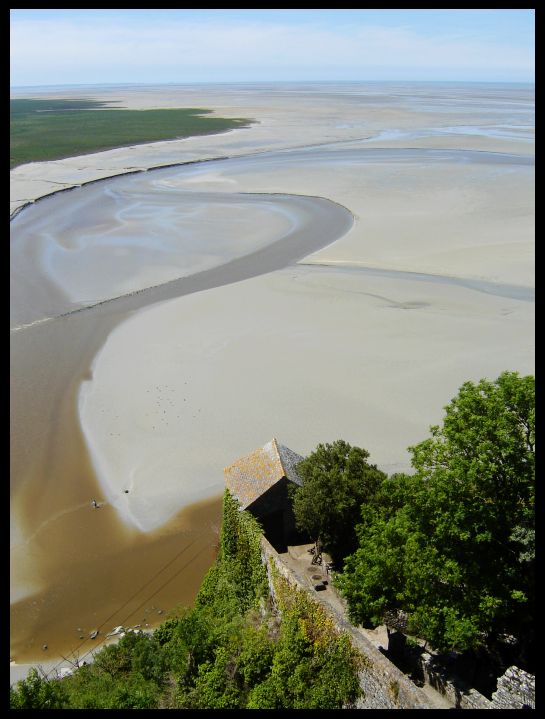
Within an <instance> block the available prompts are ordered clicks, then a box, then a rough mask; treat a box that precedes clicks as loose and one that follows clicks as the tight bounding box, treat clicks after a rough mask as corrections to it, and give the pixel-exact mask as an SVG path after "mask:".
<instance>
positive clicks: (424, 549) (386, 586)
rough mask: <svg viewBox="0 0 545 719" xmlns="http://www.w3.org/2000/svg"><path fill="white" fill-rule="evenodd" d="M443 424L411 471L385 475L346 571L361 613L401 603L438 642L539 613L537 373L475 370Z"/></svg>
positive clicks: (357, 615) (478, 641) (366, 618)
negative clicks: (491, 375)
mask: <svg viewBox="0 0 545 719" xmlns="http://www.w3.org/2000/svg"><path fill="white" fill-rule="evenodd" d="M445 410H446V414H445V417H444V420H443V425H442V426H441V427H439V426H434V427H431V437H430V438H429V439H426V440H425V441H423V442H421V443H420V444H418V445H416V446H414V447H410V448H409V451H410V452H411V454H412V465H413V467H414V469H415V471H416V473H415V475H414V476H413V477H406V476H403V475H398V476H396V477H392V478H390V479H389V480H386V481H385V482H383V484H382V487H381V490H380V491H379V492H378V493H377V495H376V498H375V503H374V504H372V505H370V506H369V507H367V508H365V509H364V511H363V513H362V523H361V524H360V525H359V527H358V535H359V549H358V550H357V551H356V552H355V553H354V554H353V555H352V556H351V557H349V558H347V560H346V563H345V570H344V572H343V576H342V577H341V578H340V579H339V581H338V583H339V585H340V587H341V590H342V591H343V593H344V594H345V596H346V598H347V600H348V603H349V611H350V614H351V616H352V618H353V619H354V620H355V621H360V622H362V623H370V624H374V625H376V624H378V623H380V620H381V616H382V615H383V614H384V611H386V610H389V609H394V610H395V609H403V610H404V611H405V612H407V614H408V616H409V624H410V626H411V627H412V629H413V631H415V632H417V633H419V634H420V636H422V637H425V638H426V639H429V640H430V641H431V642H432V644H433V645H434V646H435V647H436V648H438V649H457V650H463V649H466V648H470V647H477V646H479V645H482V644H485V643H487V642H488V643H490V642H493V641H494V638H495V637H496V636H498V635H499V634H501V633H509V634H514V635H515V636H519V637H522V636H524V635H526V634H527V633H528V632H529V631H530V627H531V625H532V619H533V597H534V575H533V561H534V554H533V532H534V528H533V510H534V491H535V489H534V486H535V470H534V444H535V434H534V432H535V430H534V379H533V377H530V376H528V377H520V376H519V375H518V374H517V373H515V372H504V373H503V374H501V375H500V377H498V379H497V380H496V381H494V382H491V381H489V380H485V379H483V380H481V381H480V382H478V383H476V384H474V383H472V382H466V383H465V384H464V385H462V387H461V388H460V391H459V393H458V395H457V397H455V398H454V399H453V400H452V402H451V403H450V404H449V405H448V406H447V407H445Z"/></svg>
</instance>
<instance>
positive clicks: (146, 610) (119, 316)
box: [10, 173, 353, 663]
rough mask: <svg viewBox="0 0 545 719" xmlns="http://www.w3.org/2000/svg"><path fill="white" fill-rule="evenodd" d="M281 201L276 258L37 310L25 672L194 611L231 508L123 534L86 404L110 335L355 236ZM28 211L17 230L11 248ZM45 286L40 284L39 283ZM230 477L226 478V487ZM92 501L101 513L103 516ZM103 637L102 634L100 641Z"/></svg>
mask: <svg viewBox="0 0 545 719" xmlns="http://www.w3.org/2000/svg"><path fill="white" fill-rule="evenodd" d="M150 174H151V173H150ZM117 183H119V180H117ZM81 189H82V190H84V189H85V188H81ZM75 192H79V190H78V191H75ZM245 199H246V200H247V199H248V198H247V196H246V198H245ZM62 200H63V202H62V203H60V204H62V205H63V207H64V205H65V204H66V202H65V200H66V197H63V198H62ZM258 201H259V202H260V203H263V202H264V197H263V196H260V197H259V198H258ZM270 202H271V203H278V204H283V205H284V206H286V205H289V207H290V212H292V213H295V215H294V217H295V219H294V221H293V223H292V225H291V230H290V231H288V232H287V233H284V234H283V236H282V237H280V238H279V239H278V240H277V241H275V242H272V243H269V244H268V245H267V246H265V247H263V246H261V247H260V248H259V249H257V250H255V251H254V252H250V253H249V254H246V255H244V256H243V257H235V258H233V259H230V260H229V259H227V258H226V259H227V261H225V262H224V264H222V265H220V266H217V267H213V268H210V269H207V270H204V271H201V272H197V273H195V274H193V275H190V276H188V277H183V278H181V279H179V280H174V281H170V282H167V283H165V284H163V285H159V286H155V287H150V288H147V289H144V290H141V291H138V292H135V293H133V294H127V295H124V296H121V297H116V298H112V299H111V300H108V301H106V302H102V303H99V304H97V305H95V306H92V307H85V308H81V309H80V308H77V309H76V308H75V310H76V311H71V312H70V310H69V313H68V314H64V315H62V316H53V317H51V316H49V317H48V316H46V317H43V315H40V314H39V308H40V306H41V304H38V305H37V307H38V314H34V315H32V313H31V314H30V316H29V319H30V324H28V325H26V326H15V327H12V333H11V346H10V360H11V366H10V377H11V426H10V437H11V475H10V488H11V590H12V604H11V617H10V618H11V632H10V638H11V644H10V652H11V659H13V660H15V661H16V662H17V663H23V662H39V661H40V660H42V661H45V660H51V659H54V658H56V657H59V658H61V657H62V656H68V655H70V656H74V655H75V654H77V655H78V656H79V658H80V659H81V658H82V656H83V655H84V654H85V652H87V651H90V650H91V649H94V648H95V647H97V646H98V642H100V641H102V640H103V638H104V637H105V635H106V634H107V633H108V632H110V631H111V630H112V629H113V628H114V627H115V626H118V625H120V624H122V625H124V626H127V625H132V626H134V625H137V624H140V625H141V626H142V627H144V628H147V627H153V626H155V625H157V624H159V623H160V622H161V621H162V620H163V619H164V618H165V616H166V613H167V611H168V610H170V609H172V608H174V607H176V606H178V605H186V606H187V605H191V604H192V602H193V601H194V598H195V596H196V593H197V591H198V588H199V585H200V583H201V581H202V579H203V577H204V575H205V573H206V571H207V569H208V568H209V567H210V566H211V564H212V563H213V561H214V558H215V556H216V551H217V542H218V536H219V531H220V525H221V497H216V498H211V499H207V500H206V501H204V500H203V501H201V502H200V503H198V504H195V505H192V506H191V507H186V508H184V509H182V510H181V511H180V512H179V513H178V514H176V515H175V516H174V518H173V519H171V520H170V521H169V522H168V523H166V524H165V525H163V526H162V527H161V528H160V529H158V530H156V531H154V532H148V533H142V532H139V531H137V530H135V529H131V528H130V527H128V526H127V525H125V524H124V523H123V522H122V521H121V520H120V519H119V517H118V515H117V512H116V511H115V510H114V508H113V507H112V506H110V505H108V504H105V503H103V498H102V496H101V489H100V484H99V482H98V481H97V478H96V476H95V472H94V469H93V466H92V463H91V461H90V457H89V454H88V451H87V446H86V443H85V440H84V438H83V435H82V432H81V429H80V423H79V416H78V409H77V397H78V392H79V388H80V384H81V382H82V381H83V380H85V379H88V378H89V372H90V369H89V368H90V367H91V364H92V361H93V358H94V356H95V355H96V354H97V352H98V351H99V350H100V348H101V347H102V345H103V343H104V342H105V340H106V338H107V336H108V333H109V332H110V331H111V330H112V329H113V328H114V327H116V326H117V325H118V324H119V323H120V322H122V321H123V320H124V319H126V318H128V317H129V316H130V315H131V314H132V313H134V312H135V311H137V310H138V309H140V308H141V307H145V306H148V305H150V304H152V303H154V302H159V301H162V300H166V299H171V298H173V297H179V296H182V295H185V294H190V293H192V292H197V291H203V290H206V289H208V288H210V287H215V286H219V285H223V284H228V283H230V282H234V281H240V280H242V279H245V278H248V277H253V276H256V275H259V274H263V273H264V272H271V271H273V270H275V269H280V268H282V267H285V266H286V265H288V264H289V263H290V262H293V261H295V260H297V259H300V258H301V257H303V256H305V255H306V254H308V253H310V252H312V251H315V250H316V249H319V247H321V246H324V245H326V244H329V243H330V242H332V241H334V240H335V239H336V238H337V237H339V236H341V235H342V234H344V232H346V231H347V230H348V229H349V228H350V227H351V225H352V223H353V217H352V215H351V213H350V212H348V210H346V208H344V207H341V206H340V205H337V204H336V203H333V202H330V201H328V200H324V199H322V198H305V197H293V198H291V197H290V196H281V195H275V196H271V197H270ZM56 203H57V199H56V198H55V197H52V198H47V199H45V200H43V201H42V202H40V203H37V205H36V206H34V207H31V208H29V209H28V212H32V213H35V212H36V211H37V210H38V209H39V210H40V212H43V213H44V215H50V214H51V213H53V212H54V209H55V204H56ZM25 212H27V210H25V211H24V212H23V213H22V214H20V215H19V216H18V217H17V218H16V219H15V220H14V221H13V223H12V242H15V243H16V242H17V226H18V225H19V224H21V223H20V219H21V218H22V217H24V213H25ZM101 221H103V218H102V219H101ZM32 266H33V267H36V266H37V265H36V264H33V265H32ZM38 266H39V264H38ZM39 281H40V277H39V273H38V274H36V275H35V277H33V278H32V282H33V283H38V282H39ZM44 287H45V288H47V283H44ZM26 299H27V300H28V295H27V296H26ZM16 304H17V303H16ZM12 309H14V310H17V307H14V308H12ZM29 309H30V310H32V307H30V308H29ZM25 311H26V309H25ZM143 342H145V338H143ZM222 470H223V468H222V467H218V468H217V471H218V476H219V477H220V478H221V477H222ZM157 480H158V492H160V478H157ZM184 481H187V480H184ZM198 481H199V478H198V477H196V478H195V482H196V483H198ZM218 484H219V485H220V486H221V479H220V480H219V483H218ZM93 498H95V499H97V500H98V502H99V503H100V504H101V505H102V506H101V507H100V508H99V509H93V507H92V505H91V500H92V499H93ZM96 630H99V631H100V634H99V635H98V637H97V638H96V639H95V640H90V639H89V638H88V637H89V633H90V632H92V631H96ZM80 637H83V639H80ZM44 645H47V650H44V649H42V647H43V646H44Z"/></svg>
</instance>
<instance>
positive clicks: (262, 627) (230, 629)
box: [10, 492, 360, 709]
mask: <svg viewBox="0 0 545 719" xmlns="http://www.w3.org/2000/svg"><path fill="white" fill-rule="evenodd" d="M260 539H261V530H260V527H259V524H258V523H257V522H256V521H255V519H254V518H253V517H252V516H251V515H249V514H248V513H247V512H241V511H240V510H239V506H238V503H237V502H236V501H235V500H234V499H233V498H232V497H231V496H230V495H229V494H228V493H227V492H226V494H225V499H224V522H223V527H222V536H221V547H220V553H219V556H218V558H217V561H216V563H215V565H214V566H213V567H212V568H211V569H210V571H209V572H208V574H207V575H206V577H205V579H204V581H203V583H202V585H201V589H200V591H199V594H198V596H197V600H196V602H195V605H194V607H192V608H191V609H186V610H184V611H182V612H181V613H180V615H179V616H177V617H174V618H169V619H167V620H166V621H165V622H164V623H163V624H162V625H161V627H159V628H158V629H157V630H156V631H155V633H154V634H153V635H152V636H149V635H146V634H140V633H128V634H126V635H125V636H124V637H123V638H122V639H121V640H120V641H119V642H118V643H117V644H113V645H110V646H107V647H105V648H103V649H102V650H101V651H100V652H97V654H96V655H95V660H94V662H93V663H92V664H90V665H85V666H83V667H81V668H80V669H78V670H77V671H76V672H74V674H73V675H72V676H70V677H67V678H66V679H64V680H62V687H60V684H59V683H58V682H55V683H51V682H49V683H47V682H45V683H44V682H43V681H42V680H39V679H36V680H34V679H33V680H32V681H35V684H36V686H35V685H34V684H32V682H27V684H28V686H29V687H30V688H31V689H32V691H30V692H29V691H27V692H26V693H25V692H21V690H19V691H17V692H16V691H12V692H11V693H10V697H11V704H12V706H13V707H16V706H32V707H33V708H34V707H35V706H36V707H39V706H42V705H45V702H46V698H47V697H49V699H47V700H48V701H50V703H51V697H56V700H57V703H56V704H52V706H55V707H58V708H60V707H61V706H66V707H70V708H78V709H154V708H177V709H236V708H275V709H286V708H315V709H322V708H340V707H342V706H344V705H347V704H350V703H351V702H353V701H354V700H355V698H356V697H357V696H358V695H359V693H360V689H359V684H358V680H357V670H358V667H359V655H358V654H357V653H356V652H355V651H354V650H353V648H352V646H351V644H350V642H349V641H348V638H347V637H346V636H345V635H340V634H339V633H338V632H337V631H336V630H335V628H334V626H333V623H332V621H331V620H330V619H329V618H328V617H327V615H326V614H325V612H324V610H323V609H322V608H321V607H320V606H319V605H318V604H317V603H316V602H313V601H312V600H311V599H310V598H309V597H308V596H307V595H306V594H305V593H304V592H301V591H298V590H296V589H294V588H293V587H290V585H289V584H288V583H287V582H286V581H285V580H284V579H283V578H282V577H280V576H279V575H278V573H277V572H275V571H274V569H271V571H272V572H273V576H274V582H275V588H276V594H277V596H278V602H279V606H280V608H281V611H282V615H281V618H280V617H279V616H277V615H271V614H268V613H266V612H265V609H264V607H265V601H264V600H265V599H266V597H267V589H268V583H267V573H266V569H265V567H264V566H263V564H262V561H261V549H260ZM36 682H37V683H36ZM61 688H62V692H61ZM45 695H47V697H46V696H45ZM38 696H39V697H41V698H40V699H39V701H38V699H36V697H38ZM29 697H30V698H29ZM25 702H26V703H25ZM32 702H34V703H32Z"/></svg>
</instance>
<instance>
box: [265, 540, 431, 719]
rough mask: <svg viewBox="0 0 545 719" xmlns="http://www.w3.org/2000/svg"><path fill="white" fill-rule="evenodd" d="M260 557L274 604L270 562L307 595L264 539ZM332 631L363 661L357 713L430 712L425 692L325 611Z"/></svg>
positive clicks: (337, 615)
mask: <svg viewBox="0 0 545 719" xmlns="http://www.w3.org/2000/svg"><path fill="white" fill-rule="evenodd" d="M261 548H262V557H263V562H264V564H265V566H266V567H267V573H268V577H269V587H270V591H271V597H272V599H273V601H274V586H273V582H272V577H271V575H270V571H269V562H271V561H272V562H274V565H275V567H276V569H277V570H278V571H279V572H280V574H281V575H282V576H283V577H284V578H285V579H287V580H288V582H289V583H290V584H292V585H294V586H295V587H297V588H298V589H301V590H303V591H304V592H307V593H309V589H308V584H307V583H306V582H305V581H304V579H303V578H302V577H299V576H298V575H297V573H296V572H295V571H293V570H292V569H290V568H288V567H287V566H286V565H285V564H284V563H283V562H282V561H281V560H280V558H279V556H278V554H277V553H276V551H275V550H274V548H273V547H272V546H271V544H269V542H268V541H267V540H266V539H265V538H264V537H263V538H262V541H261ZM327 611H328V613H329V615H330V616H331V617H332V619H333V621H334V623H335V627H336V628H337V629H338V630H339V631H344V632H346V633H347V634H349V635H350V637H351V640H352V644H353V645H354V646H355V647H356V648H357V649H358V651H359V652H360V654H361V656H362V657H363V660H364V668H363V669H362V671H361V672H360V675H359V680H360V686H361V687H362V689H363V691H364V696H363V697H362V698H361V699H360V700H359V701H358V704H357V707H356V708H358V709H431V708H433V707H432V706H431V704H430V703H429V700H428V698H427V697H426V695H425V694H424V692H423V691H422V690H421V689H420V688H419V687H417V686H416V685H415V684H413V682H411V680H410V679H409V678H408V677H407V676H405V674H403V672H401V671H400V670H399V669H398V668H397V667H396V666H395V665H394V664H392V663H391V662H390V661H389V660H388V659H387V658H386V657H385V656H384V655H383V654H381V652H380V651H379V650H378V649H377V648H376V647H375V646H374V645H373V644H371V642H369V641H368V640H367V639H366V638H365V637H364V636H363V635H362V634H361V633H360V632H358V630H357V629H356V628H355V627H354V626H353V625H351V624H350V623H349V622H348V621H347V620H346V618H345V617H344V616H342V615H340V613H338V612H336V611H335V610H334V609H333V608H330V607H328V608H327Z"/></svg>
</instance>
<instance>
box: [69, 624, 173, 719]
mask: <svg viewBox="0 0 545 719" xmlns="http://www.w3.org/2000/svg"><path fill="white" fill-rule="evenodd" d="M165 667H166V662H165V656H164V653H163V651H162V648H161V645H160V643H159V641H158V640H157V639H156V638H155V636H149V635H147V634H138V633H136V632H129V633H127V634H126V635H125V636H124V637H122V639H121V640H120V641H119V643H117V644H112V645H109V646H106V647H104V648H103V649H102V650H101V651H100V652H97V654H96V655H95V660H94V662H93V664H91V665H88V666H84V667H81V668H80V669H78V670H77V671H76V672H75V673H74V674H73V675H72V676H71V677H68V678H66V679H64V680H63V685H64V686H65V687H66V690H67V692H68V695H69V706H70V707H73V708H77V709H149V708H155V707H156V706H157V703H158V700H159V697H160V694H161V688H162V685H163V683H164V681H165V679H166V675H165Z"/></svg>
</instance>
